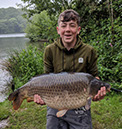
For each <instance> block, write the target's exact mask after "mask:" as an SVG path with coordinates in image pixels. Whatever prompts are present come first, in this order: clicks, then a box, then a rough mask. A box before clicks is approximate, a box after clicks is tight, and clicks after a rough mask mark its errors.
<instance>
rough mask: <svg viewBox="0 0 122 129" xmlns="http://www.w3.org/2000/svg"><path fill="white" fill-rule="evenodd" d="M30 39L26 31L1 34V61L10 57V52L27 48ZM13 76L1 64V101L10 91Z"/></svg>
mask: <svg viewBox="0 0 122 129" xmlns="http://www.w3.org/2000/svg"><path fill="white" fill-rule="evenodd" d="M28 41H29V39H27V38H25V33H21V34H0V63H2V62H3V60H4V59H6V58H8V57H9V53H10V52H11V51H12V50H14V49H17V50H21V49H24V48H26V46H27V43H28ZM11 80H12V77H11V76H10V74H9V73H8V72H7V71H6V70H3V69H2V67H1V65H0V102H3V101H4V100H5V99H6V97H7V96H6V93H7V91H8V83H10V82H11Z"/></svg>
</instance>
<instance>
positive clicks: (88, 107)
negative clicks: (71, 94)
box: [85, 97, 92, 110]
mask: <svg viewBox="0 0 122 129" xmlns="http://www.w3.org/2000/svg"><path fill="white" fill-rule="evenodd" d="M91 100H92V98H91V97H88V98H87V102H86V105H85V109H86V110H89V109H90V105H91Z"/></svg>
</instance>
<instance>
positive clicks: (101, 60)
mask: <svg viewBox="0 0 122 129" xmlns="http://www.w3.org/2000/svg"><path fill="white" fill-rule="evenodd" d="M100 26H101V28H100V27H99V26H97V25H94V26H92V27H93V28H92V30H93V32H91V33H90V34H89V35H88V37H85V41H87V42H88V43H89V44H90V45H92V46H93V47H94V48H95V49H96V51H97V53H98V70H99V76H100V78H101V79H102V80H105V81H109V82H111V83H115V82H117V84H118V83H119V84H118V85H117V87H119V88H122V85H121V80H122V76H121V75H122V54H121V51H122V45H121V32H120V30H121V25H120V18H119V17H118V18H117V19H116V20H115V21H114V28H113V30H114V32H113V34H112V31H111V28H112V27H111V25H110V21H109V19H107V20H104V21H101V22H100ZM89 39H90V40H89Z"/></svg>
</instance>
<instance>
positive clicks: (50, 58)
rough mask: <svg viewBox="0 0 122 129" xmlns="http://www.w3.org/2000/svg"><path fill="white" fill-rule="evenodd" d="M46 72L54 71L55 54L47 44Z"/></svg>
mask: <svg viewBox="0 0 122 129" xmlns="http://www.w3.org/2000/svg"><path fill="white" fill-rule="evenodd" d="M43 60H44V73H52V72H53V71H54V68H53V63H52V62H53V54H52V51H51V49H50V47H49V46H47V47H46V48H45V50H44V58H43Z"/></svg>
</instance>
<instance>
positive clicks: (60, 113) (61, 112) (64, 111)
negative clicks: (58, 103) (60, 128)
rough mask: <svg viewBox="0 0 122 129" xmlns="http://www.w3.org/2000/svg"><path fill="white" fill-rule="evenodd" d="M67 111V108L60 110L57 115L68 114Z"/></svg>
mask: <svg viewBox="0 0 122 129" xmlns="http://www.w3.org/2000/svg"><path fill="white" fill-rule="evenodd" d="M67 111H68V110H67V109H64V110H60V111H58V112H57V113H56V116H57V117H62V116H64V115H65V114H66V112H67Z"/></svg>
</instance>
